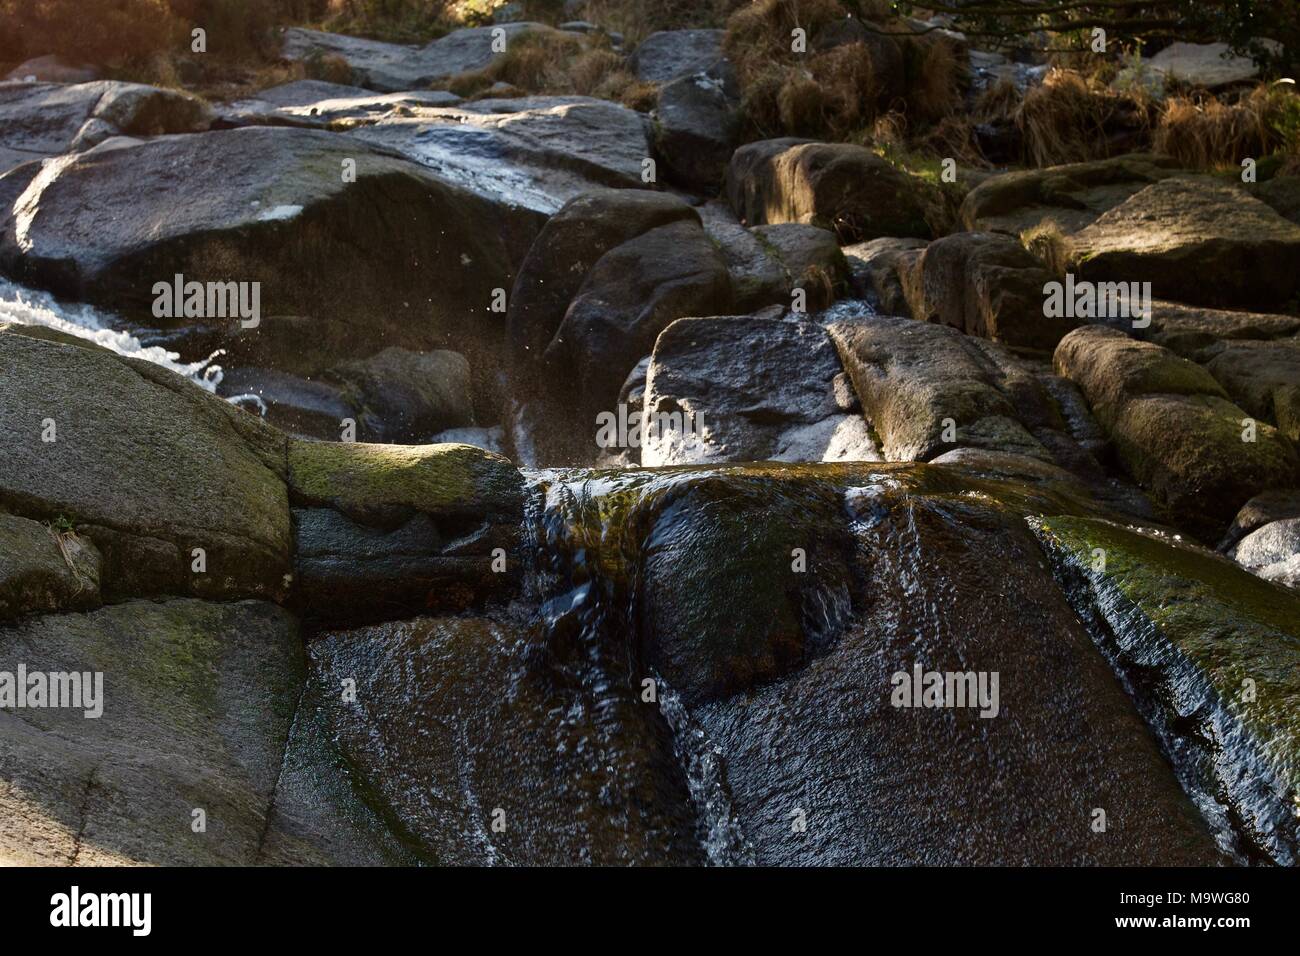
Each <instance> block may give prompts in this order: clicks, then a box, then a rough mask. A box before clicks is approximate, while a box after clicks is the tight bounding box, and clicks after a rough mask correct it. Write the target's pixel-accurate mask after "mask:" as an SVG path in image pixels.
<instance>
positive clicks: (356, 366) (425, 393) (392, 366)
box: [327, 348, 474, 443]
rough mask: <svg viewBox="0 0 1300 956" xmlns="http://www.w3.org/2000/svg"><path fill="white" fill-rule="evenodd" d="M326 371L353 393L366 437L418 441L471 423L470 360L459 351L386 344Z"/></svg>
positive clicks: (388, 440)
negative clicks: (420, 350)
mask: <svg viewBox="0 0 1300 956" xmlns="http://www.w3.org/2000/svg"><path fill="white" fill-rule="evenodd" d="M327 374H328V376H329V377H330V378H331V379H333V380H334V381H336V382H340V383H342V385H343V386H344V387H345V389H346V390H347V393H348V394H349V395H350V396H352V398H353V403H354V407H356V408H357V409H358V411H359V412H360V415H361V416H362V418H363V420H364V425H365V427H364V429H363V431H364V434H365V437H366V438H367V439H369V440H374V441H379V442H396V443H406V442H417V443H418V442H423V441H427V440H428V438H429V436H430V435H432V434H434V433H435V432H439V431H442V430H444V429H447V428H459V427H462V426H466V425H473V424H474V406H473V402H472V400H471V396H470V371H469V362H467V361H466V360H465V356H463V355H461V354H460V353H459V352H446V351H435V352H427V353H416V352H408V351H407V350H405V349H399V348H387V349H384V350H383V351H382V352H379V353H378V354H376V355H372V356H371V357H370V358H367V359H358V360H356V361H352V362H344V363H342V364H341V365H336V366H335V367H334V368H332V369H330V371H329V372H328V373H327ZM358 424H359V425H360V424H362V422H358Z"/></svg>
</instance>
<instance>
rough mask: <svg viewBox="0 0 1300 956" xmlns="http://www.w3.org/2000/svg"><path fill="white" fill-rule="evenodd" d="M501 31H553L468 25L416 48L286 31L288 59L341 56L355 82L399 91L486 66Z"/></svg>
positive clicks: (536, 26)
mask: <svg viewBox="0 0 1300 956" xmlns="http://www.w3.org/2000/svg"><path fill="white" fill-rule="evenodd" d="M497 29H501V30H504V31H505V40H506V43H507V44H509V43H510V42H512V41H515V40H518V39H519V38H520V37H522V36H524V35H526V34H528V33H534V32H546V31H549V30H550V28H549V27H546V26H543V25H542V24H540V23H526V22H525V23H507V24H503V25H501V26H499V27H469V28H467V29H464V30H455V31H453V32H451V33H449V34H447V35H446V36H444V37H440V38H439V39H437V40H434V41H433V42H432V43H429V44H427V45H426V46H423V47H417V46H405V45H403V44H399V43H383V42H380V41H378V40H366V39H362V38H361V37H351V36H345V35H343V34H341V33H323V32H321V31H319V30H307V29H303V28H301V27H290V28H288V29H287V30H285V31H284V47H283V50H282V55H283V56H284V58H285V59H287V60H293V61H300V62H312V61H313V60H318V59H320V58H321V57H325V56H337V57H341V58H342V59H343V60H344V61H345V62H346V63H347V65H348V67H349V68H350V69H351V70H352V76H353V82H356V83H359V84H360V85H362V86H366V87H369V88H370V89H373V90H379V91H381V92H385V93H396V92H400V91H403V90H418V89H426V88H428V87H429V86H430V85H431V84H432V83H434V82H436V81H438V80H445V79H446V78H447V77H450V76H454V75H455V74H457V73H463V72H465V71H467V70H480V69H482V68H483V67H485V66H487V64H488V63H489V62H491V60H492V57H493V56H495V52H494V51H493V49H492V42H493V41H492V37H493V31H494V30H497Z"/></svg>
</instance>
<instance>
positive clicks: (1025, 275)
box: [903, 232, 1078, 350]
mask: <svg viewBox="0 0 1300 956" xmlns="http://www.w3.org/2000/svg"><path fill="white" fill-rule="evenodd" d="M914 269H915V270H916V271H915V274H914V275H913V277H912V278H911V280H910V281H909V282H907V283H904V285H903V289H904V292H905V294H907V297H908V304H909V306H910V307H911V314H912V316H913V317H914V318H917V319H922V320H924V321H927V322H936V323H938V324H940V325H947V326H951V327H952V328H955V329H960V330H961V331H963V332H965V333H966V334H967V335H976V336H979V337H980V338H985V339H989V340H991V341H994V342H1001V343H1003V344H1005V345H1012V346H1019V347H1023V348H1033V349H1044V350H1046V349H1053V348H1055V347H1056V343H1057V342H1059V341H1060V340H1061V337H1062V336H1063V335H1065V333H1067V332H1069V331H1070V329H1072V328H1074V326H1075V325H1077V324H1078V323H1077V320H1073V319H1066V318H1051V317H1048V316H1046V315H1044V296H1045V294H1044V291H1043V290H1044V286H1045V285H1046V284H1047V283H1049V282H1051V281H1052V275H1051V273H1049V272H1048V271H1047V270H1046V269H1044V268H1043V267H1042V266H1041V265H1040V264H1039V262H1038V260H1036V259H1035V258H1034V257H1033V256H1031V255H1030V254H1029V253H1028V252H1026V251H1025V249H1024V247H1023V246H1022V245H1021V244H1020V243H1019V242H1017V241H1016V240H1015V239H1012V238H1011V237H1010V236H1005V235H999V234H997V233H978V232H967V233H958V234H956V235H952V236H946V237H944V238H943V239H938V240H936V241H934V242H932V243H930V245H929V246H927V247H926V249H925V251H924V252H922V253H921V256H920V258H919V259H917V260H916V263H915V266H914Z"/></svg>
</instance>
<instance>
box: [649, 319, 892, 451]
mask: <svg viewBox="0 0 1300 956" xmlns="http://www.w3.org/2000/svg"><path fill="white" fill-rule="evenodd" d="M649 423H654V428H653V429H651V431H650V433H649V434H648V435H647V432H646V429H647V424H649ZM641 428H642V439H641V444H642V448H641V464H642V465H645V466H660V465H679V464H702V463H711V462H724V461H764V460H773V461H845V460H866V461H871V460H876V459H878V458H879V457H880V454H879V451H878V450H877V449H876V447H875V444H874V443H873V442H872V440H871V435H870V433H869V430H868V428H867V423H866V421H865V420H864V419H863V418H862V415H861V414H860V413H859V412H858V403H857V398H856V396H855V395H853V391H852V388H851V387H850V386H849V384H848V381H847V376H845V374H844V370H843V367H842V366H841V365H840V360H839V357H838V355H837V354H836V352H835V346H834V345H833V344H832V343H831V340H830V336H829V335H827V334H826V331H825V329H823V328H822V327H821V326H819V325H816V324H814V323H812V322H798V321H786V320H783V319H773V318H759V317H757V316H724V317H716V318H702V319H701V318H686V319H678V320H677V321H676V322H674V323H673V324H672V325H670V326H668V328H666V329H665V330H664V331H663V332H662V333H661V334H660V335H659V339H658V341H657V342H655V347H654V352H653V354H652V355H651V358H650V365H649V370H648V372H647V375H646V388H645V400H644V407H643V412H642V418H641Z"/></svg>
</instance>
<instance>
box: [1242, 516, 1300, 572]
mask: <svg viewBox="0 0 1300 956" xmlns="http://www.w3.org/2000/svg"><path fill="white" fill-rule="evenodd" d="M1228 557H1230V558H1232V559H1233V560H1234V561H1236V562H1237V563H1238V564H1240V565H1241V566H1242V567H1244V568H1248V569H1249V570H1251V571H1254V572H1255V573H1256V574H1258V575H1259V576H1260V577H1261V578H1263V579H1264V580H1266V581H1276V582H1277V583H1278V584H1285V585H1286V586H1287V587H1291V588H1296V589H1300V518H1286V519H1283V520H1281V521H1273V522H1270V523H1269V524H1266V525H1264V526H1262V527H1260V528H1256V529H1255V530H1254V531H1252V532H1250V534H1248V535H1246V536H1245V537H1244V538H1242V539H1241V541H1240V542H1238V543H1237V545H1236V546H1235V547H1234V548H1233V549H1232V550H1231V551H1229V552H1228Z"/></svg>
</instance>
